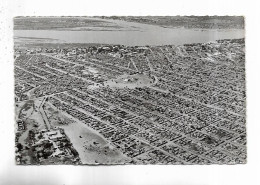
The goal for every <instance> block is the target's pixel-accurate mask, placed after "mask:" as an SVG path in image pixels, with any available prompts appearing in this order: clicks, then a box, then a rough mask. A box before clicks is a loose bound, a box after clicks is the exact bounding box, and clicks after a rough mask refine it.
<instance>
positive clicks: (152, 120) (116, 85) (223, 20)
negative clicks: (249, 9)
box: [14, 16, 247, 165]
mask: <svg viewBox="0 0 260 185" xmlns="http://www.w3.org/2000/svg"><path fill="white" fill-rule="evenodd" d="M244 25H245V20H244V17H242V16H108V17H107V16H93V17H88V16H81V17H74V16H69V17H66V16H60V17H30V16H28V17H15V18H14V73H15V97H14V98H15V120H16V133H15V147H16V150H15V152H16V157H15V160H16V163H17V164H18V165H30V164H31V165H48V164H78V165H81V164H83V165H84V164H91V165H95V164H104V165H105V164H109V165H113V164H137V165H138V164H168V165H175V164H178V165H186V164H191V165H192V164H200V165H206V164H245V163H246V159H247V149H246V89H245V29H244Z"/></svg>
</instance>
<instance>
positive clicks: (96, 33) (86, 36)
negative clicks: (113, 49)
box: [14, 18, 245, 46]
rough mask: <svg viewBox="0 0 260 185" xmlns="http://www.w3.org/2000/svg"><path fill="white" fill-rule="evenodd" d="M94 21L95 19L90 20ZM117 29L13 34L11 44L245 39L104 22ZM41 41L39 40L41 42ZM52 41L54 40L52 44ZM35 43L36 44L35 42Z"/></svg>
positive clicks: (220, 32) (228, 33)
mask: <svg viewBox="0 0 260 185" xmlns="http://www.w3.org/2000/svg"><path fill="white" fill-rule="evenodd" d="M93 19H96V18H93ZM106 21H107V22H110V23H113V24H115V25H118V26H119V27H120V28H115V29H110V30H107V29H105V28H103V29H102V27H99V28H93V27H91V28H89V29H91V30H82V28H80V29H81V30H80V29H74V30H73V31H71V30H15V31H14V37H15V41H19V38H23V39H26V38H28V39H32V40H33V39H36V40H37V39H39V38H44V39H45V41H46V39H47V40H48V39H51V40H52V41H51V42H58V43H100V44H123V45H129V46H135V45H136V46H143V45H182V44H188V43H205V42H211V41H215V40H219V39H238V38H244V37H245V31H244V30H243V29H186V28H164V27H161V26H156V25H148V24H141V23H132V22H126V21H121V20H106ZM44 39H43V40H44ZM54 39H55V40H54ZM38 42H39V40H38Z"/></svg>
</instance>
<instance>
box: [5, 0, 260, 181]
mask: <svg viewBox="0 0 260 185" xmlns="http://www.w3.org/2000/svg"><path fill="white" fill-rule="evenodd" d="M258 7H260V4H259V2H258V1H257V0H255V1H250V0H248V1H238V0H230V1H228V0H214V1H210V0H203V1H202V0H199V1H198V0H194V1H192V0H190V1H187V0H178V1H173V0H171V1H164V0H157V1H152V0H150V1H148V0H147V1H141V0H128V1H123V0H91V1H87V0H80V1H79V0H73V1H65V0H63V1H62V0H61V1H55V0H40V1H38V0H13V1H10V0H1V3H0V13H1V14H0V24H1V25H0V33H1V34H0V39H1V40H0V43H1V44H0V65H1V66H0V70H1V71H0V88H1V91H0V97H1V99H0V100H1V101H0V102H1V106H0V109H1V110H0V113H1V116H0V125H1V127H0V155H1V156H0V184H5V185H9V184H10V185H13V184H19V185H23V184H26V185H28V184H37V185H38V184H39V185H40V184H43V185H45V184H55V185H60V184H66V185H67V184H73V185H74V184H75V185H80V184H106V185H110V184H111V185H115V184H129V185H130V184H131V185H133V184H149V185H152V184H156V185H157V184H176V185H222V184H223V185H233V184H234V185H240V184H241V185H245V184H247V185H251V184H260V178H259V177H258V176H259V172H260V169H259V164H260V163H259V158H260V152H259V145H260V144H259V141H260V140H259V134H258V133H259V131H260V128H259V125H260V123H258V122H259V120H258V118H259V116H258V115H259V114H260V110H259V109H260V108H259V103H260V102H259V85H260V84H259V82H258V80H260V75H259V74H260V73H259V67H260V65H259V63H260V60H259V53H260V50H259V45H258V44H260V39H259V23H260V20H259V18H260V16H259V13H258V12H259V10H258ZM26 15H28V16H40V15H41V16H44V15H45V16H47V15H53V16H54V15H56V16H60V15H82V16H83V15H244V16H245V17H246V76H247V108H248V113H247V127H248V163H247V164H246V165H233V166H232V165H231V166H227V165H221V166H218V165H211V166H152V165H150V166H107V167H106V166H98V167H94V166H15V164H14V127H13V125H14V106H13V104H14V101H13V97H14V96H13V89H14V88H13V87H14V82H13V54H12V48H13V41H12V36H13V31H12V28H13V25H12V17H13V16H26Z"/></svg>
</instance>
